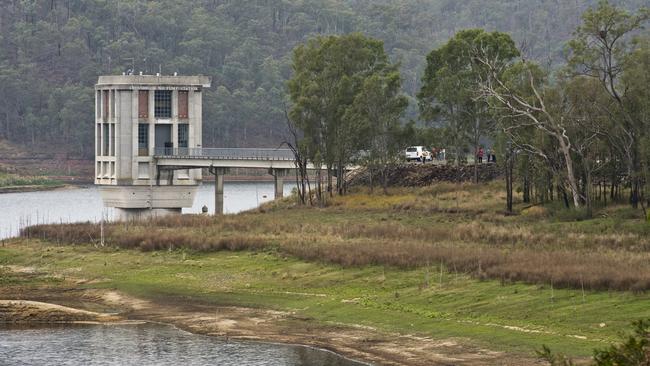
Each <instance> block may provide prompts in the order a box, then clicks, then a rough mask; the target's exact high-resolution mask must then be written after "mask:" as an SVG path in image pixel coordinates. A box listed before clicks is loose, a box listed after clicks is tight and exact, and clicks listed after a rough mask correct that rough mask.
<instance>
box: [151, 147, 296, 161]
mask: <svg viewBox="0 0 650 366" xmlns="http://www.w3.org/2000/svg"><path fill="white" fill-rule="evenodd" d="M154 154H155V156H156V157H157V158H177V159H212V160H283V161H287V160H289V161H293V160H294V155H293V151H292V150H290V149H257V148H252V149H249V148H205V147H191V148H188V147H156V148H155V151H154Z"/></svg>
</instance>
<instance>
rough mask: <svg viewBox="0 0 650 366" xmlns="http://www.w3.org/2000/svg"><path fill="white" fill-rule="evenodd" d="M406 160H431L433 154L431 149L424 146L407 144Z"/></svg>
mask: <svg viewBox="0 0 650 366" xmlns="http://www.w3.org/2000/svg"><path fill="white" fill-rule="evenodd" d="M405 154H406V160H407V161H414V160H415V161H422V159H424V161H432V160H433V154H431V151H429V149H427V148H426V147H424V146H409V147H407V148H406V152H405Z"/></svg>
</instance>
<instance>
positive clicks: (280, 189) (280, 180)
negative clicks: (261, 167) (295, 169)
mask: <svg viewBox="0 0 650 366" xmlns="http://www.w3.org/2000/svg"><path fill="white" fill-rule="evenodd" d="M289 171H290V170H289V169H275V168H271V169H269V173H270V174H271V175H273V182H274V186H275V199H276V200H277V199H279V198H282V196H284V177H286V176H287V175H289Z"/></svg>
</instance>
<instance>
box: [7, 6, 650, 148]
mask: <svg viewBox="0 0 650 366" xmlns="http://www.w3.org/2000/svg"><path fill="white" fill-rule="evenodd" d="M595 2H596V1H595V0H571V1H568V0H567V1H565V0H561V1H560V0H540V1H530V0H467V1H456V0H372V1H369V0H250V1H241V0H157V1H148V0H0V85H1V86H2V87H1V88H0V139H8V140H10V141H13V142H19V143H23V144H26V145H28V146H30V148H34V149H41V150H42V149H49V147H48V146H55V149H57V150H58V149H61V150H63V151H66V152H69V153H71V154H72V155H76V156H86V157H89V156H91V154H92V141H93V139H92V133H93V129H92V127H91V124H90V123H91V121H92V119H93V117H92V116H93V102H92V98H93V93H92V87H93V84H94V83H95V82H96V80H97V76H98V75H102V74H121V73H122V72H124V71H126V70H127V69H130V68H135V71H136V72H139V71H143V72H144V73H156V72H158V71H161V72H162V73H163V74H172V73H174V72H178V73H180V74H203V75H209V76H211V77H212V78H213V83H212V85H213V87H212V89H211V90H209V91H208V92H207V93H205V97H204V98H205V100H204V140H205V141H204V145H205V146H260V145H266V146H277V145H278V144H279V143H280V142H281V141H282V140H283V139H284V135H285V132H284V131H285V115H284V105H285V103H286V102H285V86H286V85H285V84H286V80H287V79H288V78H289V77H290V75H291V68H290V64H291V59H290V54H291V50H292V49H293V48H294V47H295V46H296V45H297V44H300V43H303V42H304V41H306V40H307V39H308V38H309V37H310V36H312V35H315V34H341V33H349V32H362V33H364V34H366V35H368V36H371V37H374V38H378V39H380V40H382V41H384V43H385V49H386V52H387V53H388V55H389V56H390V57H391V58H392V60H393V61H397V62H399V63H400V64H401V76H402V79H403V89H404V92H405V93H406V94H408V95H409V96H410V99H411V101H410V107H409V110H408V113H407V115H406V117H405V118H408V119H417V118H418V117H417V108H416V105H417V103H416V102H415V94H416V93H417V91H418V90H419V88H420V85H419V83H420V79H421V76H422V73H423V72H424V64H425V62H426V60H425V55H426V54H427V53H428V52H429V51H431V49H433V48H434V47H437V46H439V45H440V44H442V43H444V42H446V41H447V40H448V39H449V38H451V37H452V36H453V35H454V34H455V33H456V32H457V31H459V30H461V29H464V28H470V27H480V28H486V29H487V30H500V31H504V32H508V33H510V34H511V35H512V37H513V38H514V40H515V41H516V42H517V45H518V46H519V48H520V49H521V50H522V52H523V53H524V54H525V55H526V56H527V57H528V58H533V59H536V60H537V61H539V62H540V63H541V64H542V65H544V66H545V67H555V66H557V65H559V64H561V63H562V62H563V56H562V53H563V51H562V50H563V47H564V42H565V41H566V40H567V39H569V37H570V36H571V32H572V31H573V30H574V29H575V28H576V26H577V25H578V24H579V22H580V15H581V14H582V12H583V11H584V10H585V9H586V8H587V7H589V6H591V5H594V3H595ZM612 3H613V4H618V5H621V6H623V7H625V8H628V9H636V8H638V7H639V6H641V5H647V4H648V0H619V1H613V2H612Z"/></svg>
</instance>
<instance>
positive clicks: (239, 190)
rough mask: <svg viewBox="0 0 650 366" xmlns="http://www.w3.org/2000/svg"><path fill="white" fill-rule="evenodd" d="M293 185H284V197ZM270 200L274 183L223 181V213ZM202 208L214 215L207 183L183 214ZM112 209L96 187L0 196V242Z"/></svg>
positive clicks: (93, 217) (98, 216)
mask: <svg viewBox="0 0 650 366" xmlns="http://www.w3.org/2000/svg"><path fill="white" fill-rule="evenodd" d="M291 189H292V186H291V185H290V184H285V186H284V191H285V195H288V194H290V193H291ZM272 199H273V183H270V182H226V183H225V185H224V210H225V212H226V213H237V212H240V211H243V210H248V209H251V208H255V207H257V206H259V205H260V204H261V203H263V202H267V201H270V200H272ZM203 205H206V206H208V208H209V212H214V184H212V183H206V184H203V185H202V186H200V187H199V192H198V194H197V196H196V199H195V200H194V206H193V207H192V208H188V209H183V212H184V213H200V212H201V207H203ZM113 214H114V213H113V210H112V209H110V208H104V206H103V204H102V200H101V197H100V196H99V191H98V190H97V187H95V186H88V187H79V188H72V189H64V190H56V191H43V192H24V193H4V194H0V239H3V238H8V237H11V236H15V235H17V234H18V231H19V230H20V229H21V228H23V227H25V226H29V225H36V224H46V223H68V222H79V221H94V222H98V221H99V220H101V218H102V217H104V218H105V219H107V220H110V219H111V218H112V217H113Z"/></svg>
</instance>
